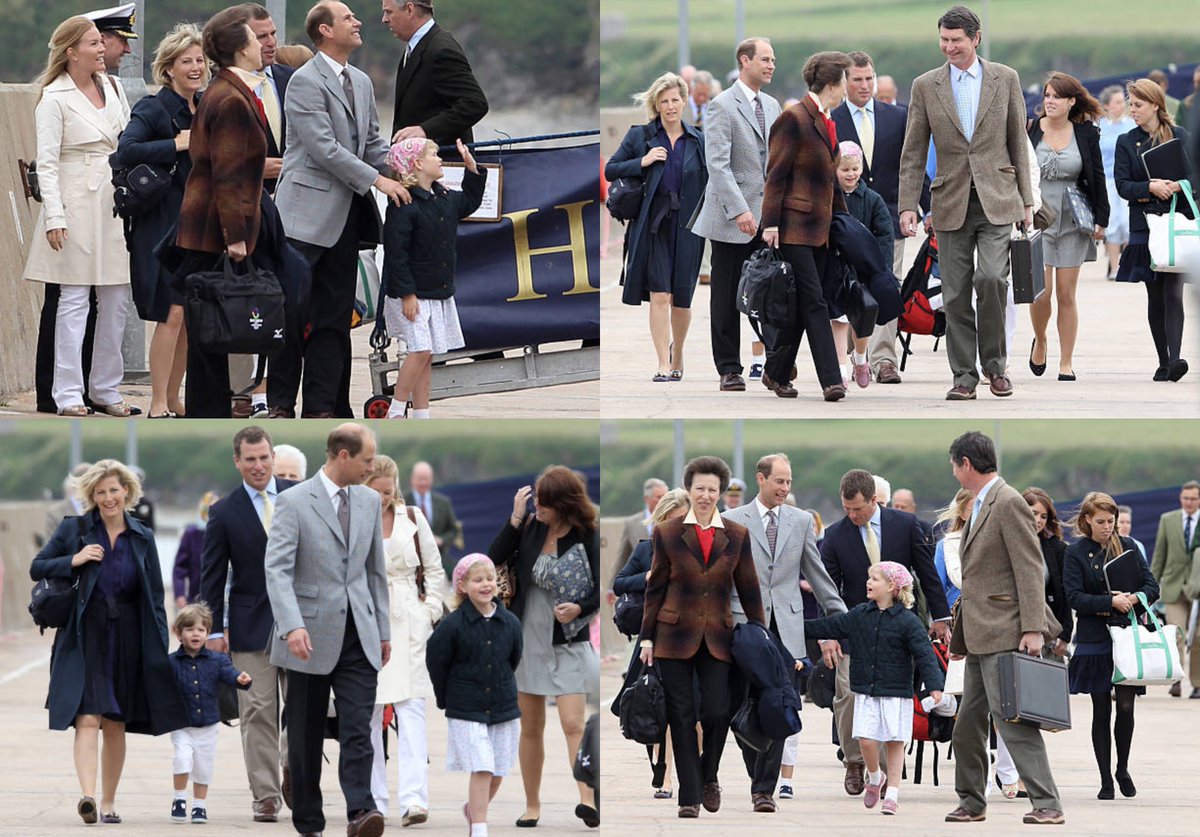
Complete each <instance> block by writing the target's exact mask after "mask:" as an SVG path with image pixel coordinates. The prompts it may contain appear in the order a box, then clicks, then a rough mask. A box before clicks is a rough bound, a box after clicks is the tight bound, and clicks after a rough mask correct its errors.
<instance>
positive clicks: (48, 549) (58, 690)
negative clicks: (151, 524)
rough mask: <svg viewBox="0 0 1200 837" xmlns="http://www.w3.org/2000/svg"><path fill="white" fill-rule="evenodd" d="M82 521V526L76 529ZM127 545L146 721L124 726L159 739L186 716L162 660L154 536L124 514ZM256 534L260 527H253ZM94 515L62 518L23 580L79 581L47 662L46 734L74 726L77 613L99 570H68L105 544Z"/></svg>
mask: <svg viewBox="0 0 1200 837" xmlns="http://www.w3.org/2000/svg"><path fill="white" fill-rule="evenodd" d="M81 520H82V525H81ZM125 525H126V527H127V528H128V531H129V542H130V546H131V547H132V549H133V558H134V564H135V565H136V566H137V576H138V590H139V592H140V595H139V597H138V611H139V616H140V619H141V628H142V637H141V639H142V642H141V644H142V671H141V680H142V690H143V692H144V693H145V696H146V706H147V709H148V710H149V721H148V722H146V723H140V722H139V723H132V722H131V723H127V724H126V726H125V729H126V731H127V732H132V733H147V734H150V735H162V734H163V733H164V732H170V731H172V730H176V729H179V728H181V727H185V726H187V718H186V714H187V713H186V712H185V711H184V706H183V700H182V698H180V696H179V690H178V689H176V688H175V675H174V673H173V672H172V671H171V664H170V662H169V661H168V660H167V611H166V608H165V606H164V605H163V599H164V593H163V581H162V569H161V567H160V565H159V562H158V550H157V549H156V548H155V546H154V534H153V533H152V532H151V531H150V530H149V529H147V528H146V527H145V526H143V525H142V524H141V523H138V522H137V521H136V520H134V519H133V518H132V517H130V516H129V514H126V515H125ZM258 528H259V529H260V530H261V529H262V526H259V527H258ZM107 537H108V535H107V533H106V532H105V531H104V524H103V523H102V522H100V515H99V513H97V512H95V511H92V512H91V513H89V514H86V515H84V516H83V517H82V519H80V518H75V517H67V518H64V519H63V521H62V522H61V523H60V524H58V528H57V529H56V530H55V531H54V536H53V537H52V538H50V541H49V542H48V543H47V544H46V545H45V546H44V547H42V550H41V552H39V553H38V554H37V557H35V558H34V559H33V564H32V565H31V566H30V568H29V575H30V577H31V578H32V579H33V580H34V581H41V580H42V579H43V578H61V579H73V578H78V579H79V586H78V587H77V588H76V594H75V606H74V607H73V608H72V609H71V616H70V619H69V620H68V621H67V624H66V625H64V626H63V627H62V628H59V630H58V632H57V633H55V635H54V651H53V654H52V656H51V659H50V694H49V698H48V699H47V701H46V708H47V709H49V710H50V729H67V727H69V726H71V725H72V724H74V723H75V716H76V715H77V714H78V713H79V705H80V703H81V701H82V700H83V686H84V676H85V675H84V661H83V649H84V637H83V632H84V630H85V627H86V625H85V620H84V618H83V612H84V610H85V609H86V608H87V604H88V600H89V599H91V596H92V591H93V590H94V589H95V587H96V580H97V579H98V578H99V576H100V564H99V563H98V562H96V561H89V562H87V563H86V564H83V565H82V566H79V567H72V566H71V560H72V559H73V558H74V557H75V554H76V553H78V552H79V550H80V549H82V548H83V547H84V546H87V545H90V544H98V543H100V539H101V538H107Z"/></svg>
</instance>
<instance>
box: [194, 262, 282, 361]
mask: <svg viewBox="0 0 1200 837" xmlns="http://www.w3.org/2000/svg"><path fill="white" fill-rule="evenodd" d="M244 264H245V266H246V273H245V275H241V276H239V275H236V274H234V272H233V263H232V262H231V261H230V259H229V256H227V255H226V256H222V257H221V269H220V270H212V271H202V272H198V273H193V274H192V275H190V276H188V277H187V279H186V280H185V281H184V305H183V311H184V317H185V319H186V321H187V328H188V336H189V339H191V340H193V341H194V342H195V343H196V345H198V346H199V347H200V348H201V349H202V350H204V351H205V352H209V353H212V354H243V355H250V354H259V355H269V354H271V353H272V352H275V351H276V350H278V349H280V348H282V347H283V340H284V329H285V313H284V293H283V288H282V287H281V286H280V284H279V280H278V279H276V278H275V274H274V273H271V272H270V271H268V270H256V269H255V267H254V263H253V262H252V261H251V260H250V258H249V257H247V258H246V259H245V262H244Z"/></svg>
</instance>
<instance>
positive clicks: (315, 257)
mask: <svg viewBox="0 0 1200 837" xmlns="http://www.w3.org/2000/svg"><path fill="white" fill-rule="evenodd" d="M304 28H305V31H306V32H307V33H308V36H309V38H311V39H312V42H313V44H314V45H315V46H316V48H317V54H316V55H315V56H313V59H312V60H311V61H309V62H308V63H307V64H305V65H304V66H303V67H301V68H300V69H299V70H297V71H296V73H295V74H294V75H293V76H292V78H291V81H290V82H288V93H287V99H286V101H285V102H284V112H285V114H286V115H287V148H286V150H285V151H284V153H283V170H282V172H281V173H280V176H279V185H278V187H277V188H276V191H275V203H276V204H277V205H278V206H279V214H280V217H281V218H282V220H283V228H284V232H285V233H286V234H287V237H288V239H289V240H290V241H291V243H292V244H293V245H294V246H295V247H296V248H297V249H298V250H299V251H300V252H301V253H302V254H303V255H304V257H305V258H306V259H307V260H308V263H309V265H310V266H311V267H312V293H311V296H310V299H309V317H308V320H309V321H310V322H311V323H312V332H311V334H310V335H309V337H308V340H307V342H305V343H304V345H303V346H301V345H300V343H299V338H297V341H296V342H295V343H292V342H290V340H289V344H288V345H287V346H285V347H284V349H283V350H282V351H281V352H280V353H279V355H278V356H277V357H275V358H273V359H272V361H271V376H270V378H269V379H268V393H267V400H268V401H269V402H270V405H271V407H272V408H275V409H276V410H277V411H278V410H283V411H285V413H286V411H288V410H294V409H295V399H296V387H297V385H298V383H299V381H300V365H301V355H303V364H304V394H303V399H304V412H303V415H304V416H309V417H314V418H332V417H334V416H336V417H339V418H351V417H353V415H354V412H353V410H351V408H350V319H351V314H352V312H353V310H354V291H355V283H356V281H357V276H358V273H357V271H358V251H359V249H360V247H361V246H363V245H367V246H371V245H374V244H378V243H379V242H380V241H381V239H382V235H381V233H382V225H381V223H380V218H379V209H378V207H376V205H375V201H374V200H373V199H372V197H371V187H372V186H374V187H375V188H376V189H378V190H379V191H381V192H383V193H384V194H386V195H387V196H388V197H389V198H391V199H392V200H393V201H396V202H399V201H401V200H403V201H404V202H406V203H407V202H408V200H409V195H408V190H406V189H405V188H404V187H403V186H401V185H400V183H399V182H397V181H395V180H392V179H390V178H388V177H385V176H384V174H385V173H386V172H387V171H388V165H387V152H388V143H387V140H386V139H385V138H384V137H382V136H380V134H379V114H378V113H377V112H376V109H375V90H374V88H373V87H372V85H371V79H370V77H369V76H367V74H366V73H364V72H362V71H361V70H359V69H358V68H357V67H354V66H351V65H350V64H349V63H348V62H349V59H350V54H351V53H353V52H354V51H355V50H356V49H358V48H359V47H360V46H362V37H361V36H360V35H359V30H360V29H361V28H362V23H361V22H360V21H359V20H358V19H357V18H356V17H355V16H354V12H352V11H351V10H350V8H349V7H348V6H347V5H346V4H345V3H338V2H322V3H318V4H317V5H315V6H313V8H312V9H311V10H310V11H309V13H308V17H307V19H306V20H305V24H304ZM289 400H290V402H291V403H288V402H289Z"/></svg>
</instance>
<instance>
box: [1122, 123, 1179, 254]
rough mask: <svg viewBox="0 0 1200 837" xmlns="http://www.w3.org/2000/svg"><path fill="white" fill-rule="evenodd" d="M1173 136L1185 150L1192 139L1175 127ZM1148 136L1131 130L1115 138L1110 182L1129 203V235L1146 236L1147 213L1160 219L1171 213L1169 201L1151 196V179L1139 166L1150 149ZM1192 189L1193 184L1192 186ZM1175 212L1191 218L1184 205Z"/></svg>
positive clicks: (1143, 131)
mask: <svg viewBox="0 0 1200 837" xmlns="http://www.w3.org/2000/svg"><path fill="white" fill-rule="evenodd" d="M1173 130H1174V131H1175V136H1176V137H1178V138H1179V141H1180V142H1181V143H1183V145H1184V147H1185V148H1187V147H1188V146H1189V145H1190V140H1191V137H1190V135H1189V134H1188V132H1187V129H1186V128H1181V127H1179V126H1176V127H1175V128H1174V129H1173ZM1151 147H1152V146H1151V145H1150V135H1149V134H1148V133H1146V131H1145V130H1143V129H1142V128H1134V129H1133V130H1131V131H1128V132H1127V133H1124V134H1121V136H1119V137H1117V154H1116V158H1115V159H1114V161H1113V180H1115V181H1116V183H1117V194H1118V195H1120V196H1121V197H1123V198H1124V199H1125V200H1127V201H1129V231H1130V232H1149V231H1150V227H1149V225H1148V224H1147V223H1146V213H1147V212H1149V213H1151V214H1153V215H1163V214H1165V213H1167V212H1169V211H1170V209H1171V201H1170V200H1165V201H1160V200H1159V199H1158V198H1156V197H1154V196H1153V195H1152V194H1150V178H1149V177H1148V176H1147V175H1146V167H1145V165H1143V163H1142V155H1143V154H1145V153H1146V152H1147V151H1149V150H1150V149H1151ZM1193 185H1195V184H1193ZM1175 208H1176V209H1178V210H1179V211H1180V212H1183V213H1184V214H1185V215H1187V217H1189V218H1190V217H1192V210H1191V207H1189V206H1188V205H1187V201H1185V200H1180V201H1177V202H1176V204H1175Z"/></svg>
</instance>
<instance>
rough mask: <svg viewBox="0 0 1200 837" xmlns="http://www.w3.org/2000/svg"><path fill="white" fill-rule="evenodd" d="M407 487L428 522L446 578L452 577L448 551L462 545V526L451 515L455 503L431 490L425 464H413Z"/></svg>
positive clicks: (452, 561)
mask: <svg viewBox="0 0 1200 837" xmlns="http://www.w3.org/2000/svg"><path fill="white" fill-rule="evenodd" d="M408 485H409V488H411V489H412V498H411V499H412V505H414V506H416V507H417V508H419V509H420V510H421V512H422V514H424V515H425V519H426V520H428V521H429V528H430V530H432V532H433V539H434V540H435V541H437V545H438V550H440V551H441V553H442V567H443V569H445V570H446V578H447V579H449V578H451V577H452V576H453V575H454V564H455V558H454V556H453V555H452V554H451V552H450V549H451V547H459V548H461V547H462V545H463V540H462V524H461V523H459V522H458V518H457V517H455V515H454V504H453V503H451V502H450V498H449V497H447V496H446V495H445V494H442V493H440V492H437V491H434V490H433V466H432V465H430V464H429V463H428V462H418V463H416V464H415V465H413V467H412V473H411V474H410V475H409V478H408Z"/></svg>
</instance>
